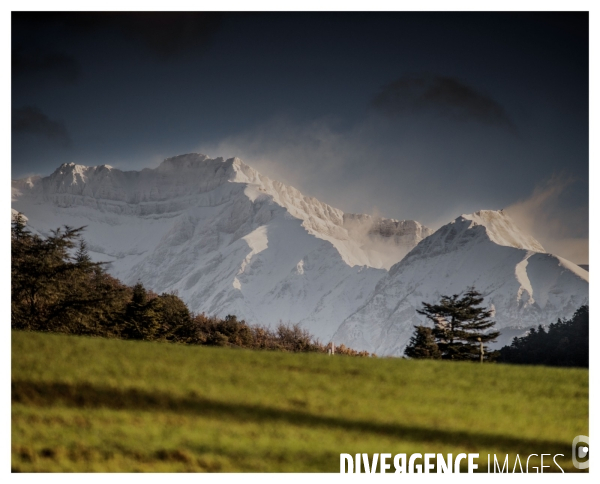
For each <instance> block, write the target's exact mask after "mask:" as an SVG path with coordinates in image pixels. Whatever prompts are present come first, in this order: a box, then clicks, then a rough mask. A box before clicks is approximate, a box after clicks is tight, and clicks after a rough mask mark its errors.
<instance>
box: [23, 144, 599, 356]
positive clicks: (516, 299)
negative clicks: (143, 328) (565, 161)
mask: <svg viewBox="0 0 600 484" xmlns="http://www.w3.org/2000/svg"><path fill="white" fill-rule="evenodd" d="M12 196H13V209H15V210H19V211H21V212H23V213H24V214H25V215H26V216H27V217H28V219H29V222H28V223H29V225H30V226H31V227H32V228H33V229H34V230H35V231H37V232H39V233H41V234H44V233H49V231H50V230H52V229H54V228H56V227H58V226H60V225H63V224H69V225H71V226H82V225H87V229H86V232H85V233H84V237H85V238H86V240H87V241H88V245H89V247H90V250H91V253H92V255H93V257H94V258H95V259H96V260H98V259H102V260H109V261H112V262H113V263H112V265H111V267H110V269H109V270H110V272H111V273H112V274H113V275H115V276H116V277H119V278H120V279H122V280H123V281H124V282H126V283H128V284H133V283H135V282H137V281H141V282H142V283H144V285H146V286H147V287H149V288H151V289H153V290H155V291H157V292H168V291H177V292H178V294H179V295H180V296H181V297H182V298H183V299H184V301H186V303H187V304H188V305H189V306H190V307H191V309H192V310H194V311H197V312H201V311H203V312H207V313H209V314H217V315H219V316H225V315H226V314H230V313H231V314H237V315H238V316H239V317H240V318H245V319H246V320H247V321H249V322H252V323H260V324H267V325H274V324H277V323H278V322H279V321H284V322H294V323H295V322H300V323H301V324H302V325H304V326H305V327H306V328H307V329H308V330H309V331H311V332H312V333H313V334H314V335H315V336H317V337H318V338H321V339H322V340H326V341H328V340H329V339H331V338H334V339H335V340H336V342H337V343H345V344H348V345H349V346H351V347H356V348H357V349H366V350H367V351H369V352H377V353H380V354H396V355H397V354H400V353H401V351H402V348H403V345H404V344H405V342H406V341H407V340H408V337H409V336H410V332H411V329H412V324H418V323H419V322H420V320H419V319H418V318H416V316H415V314H416V312H415V308H416V305H418V303H419V302H420V301H418V300H419V298H422V299H423V300H428V301H429V302H431V301H433V300H435V298H436V297H439V295H440V294H442V293H443V292H444V291H460V290H464V289H465V288H466V287H467V286H471V285H475V286H476V287H477V288H478V289H481V290H482V291H483V292H484V293H485V295H486V302H488V303H489V304H491V305H492V306H493V307H494V309H495V310H496V311H497V314H498V319H499V327H507V328H513V327H514V328H517V329H518V328H521V327H525V326H527V325H528V324H530V323H532V322H539V321H543V322H547V321H550V322H551V321H552V320H555V319H556V317H558V316H570V314H564V315H563V313H564V312H565V311H567V310H570V308H572V307H573V306H574V305H575V304H578V303H579V302H582V301H587V284H588V281H589V275H588V276H586V277H587V279H585V277H584V275H585V274H589V273H587V272H586V271H585V270H584V269H582V268H580V267H578V266H576V265H575V264H573V263H571V262H569V261H566V260H564V259H561V258H559V257H557V256H553V255H551V254H547V253H546V252H545V251H544V248H543V247H542V245H541V244H540V243H539V242H537V241H536V240H535V239H534V238H533V237H531V236H529V235H527V234H525V233H523V232H522V231H520V230H519V229H518V228H517V227H516V226H515V225H514V223H513V222H512V221H511V220H510V217H508V215H507V214H505V213H504V212H502V211H490V210H481V211H478V212H475V213H473V214H463V215H461V216H459V217H457V218H456V219H455V220H454V221H452V222H450V223H449V224H446V225H444V226H443V227H441V228H440V229H438V230H437V231H435V232H433V231H432V230H430V229H429V228H427V227H425V226H423V225H422V224H420V223H419V222H417V221H413V220H395V219H383V218H380V217H373V216H370V215H365V214H351V213H344V212H343V211H342V210H339V209H337V208H335V207H332V206H330V205H328V204H326V203H323V202H320V201H319V200H317V199H315V198H314V197H308V196H304V195H303V194H302V193H301V192H300V191H299V190H297V189H296V188H294V187H290V186H286V185H285V184H283V183H281V182H278V181H275V180H271V179H270V178H268V177H266V176H263V175H261V174H260V173H258V172H257V171H256V170H254V169H253V168H252V167H250V166H248V165H247V164H245V163H244V162H243V161H242V160H240V159H239V158H229V159H227V160H225V159H223V158H214V159H213V158H209V157H208V156H206V155H202V154H198V153H192V154H185V155H178V156H174V157H171V158H167V159H166V160H164V161H163V162H162V163H161V164H160V165H159V166H158V167H156V168H144V169H143V170H140V171H121V170H119V169H117V168H113V167H111V166H108V165H99V166H95V167H87V166H85V165H77V164H73V163H71V164H62V165H61V166H60V167H58V168H57V169H56V170H55V171H54V172H53V173H52V174H51V175H49V176H47V177H28V178H24V179H21V180H14V181H13V183H12ZM544 261H545V262H544ZM557 268H558V269H557ZM436 269H439V270H441V273H440V272H439V271H437V272H436ZM561 271H562V272H561ZM582 274H584V275H582ZM584 279H585V280H584ZM449 280H452V281H454V282H453V283H452V284H449V283H448V281H449ZM581 281H584V283H581ZM496 286H498V287H496ZM502 287H504V289H502ZM553 291H554V292H553ZM554 293H556V294H558V296H557V295H556V294H554ZM559 296H560V297H559ZM561 305H562V306H561ZM559 306H560V307H559ZM365 335H367V336H365Z"/></svg>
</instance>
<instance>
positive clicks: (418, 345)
mask: <svg viewBox="0 0 600 484" xmlns="http://www.w3.org/2000/svg"><path fill="white" fill-rule="evenodd" d="M404 354H405V355H406V356H408V357H409V358H415V359H430V360H439V359H440V358H441V357H442V353H441V352H440V349H439V347H438V345H437V343H436V342H435V338H434V336H433V332H432V330H431V328H428V327H427V326H415V332H414V334H413V336H412V337H411V338H410V341H409V342H408V345H407V346H406V348H405V349H404Z"/></svg>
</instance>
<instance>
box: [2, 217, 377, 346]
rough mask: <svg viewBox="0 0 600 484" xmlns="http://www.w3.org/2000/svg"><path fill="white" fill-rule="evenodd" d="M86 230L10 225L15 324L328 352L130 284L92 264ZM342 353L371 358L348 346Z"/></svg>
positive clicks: (290, 331) (308, 339) (288, 331)
mask: <svg viewBox="0 0 600 484" xmlns="http://www.w3.org/2000/svg"><path fill="white" fill-rule="evenodd" d="M82 231H83V227H82V228H78V229H73V228H71V227H67V226H65V227H64V228H63V229H57V230H55V231H53V232H52V234H51V235H50V236H49V237H46V238H43V237H40V236H38V235H34V234H32V233H31V232H30V231H29V230H27V228H26V226H25V220H24V218H23V216H22V215H21V214H18V215H17V216H16V217H14V219H13V223H12V234H11V235H12V237H11V239H12V244H11V246H12V254H11V261H12V266H11V281H12V284H11V311H12V312H11V326H12V328H13V329H20V330H29V331H52V332H61V333H70V334H80V335H90V336H102V337H113V338H122V339H136V340H146V341H170V342H177V343H184V344H198V345H211V346H229V347H234V348H252V349H267V350H277V351H290V352H321V353H326V352H327V348H326V346H324V345H323V344H321V343H319V342H318V341H316V340H315V339H314V338H313V337H312V335H311V334H310V333H309V332H308V331H307V330H305V329H302V328H301V327H300V325H299V324H295V325H284V324H279V325H278V326H277V328H275V329H274V330H272V329H269V328H266V327H262V326H252V325H249V324H247V323H246V322H245V321H244V320H241V321H238V319H237V317H236V316H232V315H229V316H226V317H225V318H224V319H221V318H217V317H209V316H206V315H205V314H198V315H194V314H192V313H191V312H190V311H189V309H188V307H187V306H186V305H185V303H184V302H183V301H182V300H181V299H180V298H179V297H178V296H177V295H176V294H173V293H172V294H167V293H164V294H160V295H158V294H155V293H154V292H152V291H149V290H147V289H146V288H145V287H144V286H143V285H142V284H141V283H137V284H136V285H135V286H134V287H128V286H126V285H124V284H122V283H121V282H120V281H118V280H117V279H115V278H113V277H111V276H110V275H108V274H107V273H106V270H105V268H104V264H103V263H97V262H92V261H91V259H90V257H89V255H88V251H87V247H86V244H85V241H84V240H83V239H82V238H81V233H82ZM336 353H340V354H345V355H352V356H369V353H367V352H357V351H355V350H352V349H350V348H346V347H345V346H343V345H342V346H340V347H339V348H337V351H336Z"/></svg>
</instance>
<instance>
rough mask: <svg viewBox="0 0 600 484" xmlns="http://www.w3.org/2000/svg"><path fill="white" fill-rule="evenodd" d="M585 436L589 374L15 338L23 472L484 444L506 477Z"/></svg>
mask: <svg viewBox="0 0 600 484" xmlns="http://www.w3.org/2000/svg"><path fill="white" fill-rule="evenodd" d="M580 434H584V435H589V434H588V371H587V370H582V369H562V368H547V367H533V366H511V365H499V364H484V365H480V364H473V363H452V362H444V361H424V360H421V361H410V360H403V359H394V358H355V357H346V356H327V355H323V354H306V353H283V352H269V351H251V350H240V349H230V348H216V347H201V346H184V345H178V344H168V343H155V342H154V343H150V342H136V341H121V340H112V339H101V338H87V337H78V336H66V335H57V334H45V333H32V332H17V331H13V332H12V470H13V471H14V472H18V471H21V472H37V471H39V472H55V471H59V472H70V471H74V472H94V471H104V472H112V471H120V472H129V471H142V472H146V471H148V472H163V471H164V472H175V471H183V472H339V468H340V464H339V462H340V453H349V454H352V455H354V454H356V453H368V454H373V453H391V454H392V455H394V454H397V453H406V454H412V453H417V452H418V453H426V452H428V453H443V454H447V453H453V455H456V454H458V453H461V452H465V453H469V452H471V453H474V452H475V453H479V454H480V458H479V460H477V461H476V462H477V463H478V464H479V469H478V470H479V471H483V472H485V471H487V456H488V454H490V455H491V454H495V455H496V456H497V458H498V460H499V461H504V456H505V455H508V456H509V467H510V469H511V470H512V468H513V462H514V460H515V457H516V455H517V454H519V456H520V460H521V461H522V465H523V468H525V461H526V459H527V456H528V455H530V454H538V455H539V454H542V453H544V454H552V455H556V454H564V457H561V456H559V457H557V458H556V462H557V463H558V464H559V465H560V466H561V467H562V468H563V469H564V470H565V471H567V472H568V471H573V470H574V469H573V466H572V464H571V442H572V440H573V438H574V437H575V436H576V435H580ZM463 464H464V465H465V466H466V461H463ZM544 464H545V465H550V466H551V467H550V468H547V469H545V472H557V471H558V472H560V470H559V469H558V468H557V466H556V465H554V463H553V462H552V457H550V458H548V457H545V460H544ZM529 466H530V471H533V472H535V469H532V467H533V466H539V458H538V457H532V458H531V459H530V462H529ZM392 470H393V469H392ZM518 470H519V468H518V466H517V471H518ZM578 472H580V471H578Z"/></svg>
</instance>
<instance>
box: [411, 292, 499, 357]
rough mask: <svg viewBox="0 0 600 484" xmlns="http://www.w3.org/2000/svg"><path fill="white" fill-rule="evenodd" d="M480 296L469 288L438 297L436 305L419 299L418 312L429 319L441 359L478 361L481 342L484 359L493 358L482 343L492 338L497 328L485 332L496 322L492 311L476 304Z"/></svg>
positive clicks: (494, 337) (480, 300)
mask: <svg viewBox="0 0 600 484" xmlns="http://www.w3.org/2000/svg"><path fill="white" fill-rule="evenodd" d="M482 302H483V296H482V295H481V294H480V293H479V292H478V291H476V290H475V288H473V287H471V288H469V289H468V290H467V291H465V292H464V293H461V294H454V295H452V296H442V297H441V299H440V302H439V303H438V304H428V303H426V302H423V308H422V309H417V312H418V313H419V314H422V315H424V316H426V317H427V318H428V319H429V320H430V321H432V322H433V325H434V327H433V330H432V334H433V336H434V337H435V340H436V343H437V346H438V348H439V350H440V352H441V355H442V359H444V360H469V361H479V359H480V346H481V344H482V343H483V344H484V346H483V350H484V360H490V359H493V358H494V357H495V355H496V353H495V352H492V353H490V352H489V351H488V349H487V346H485V343H488V342H491V341H495V340H496V338H497V337H498V336H499V335H500V332H499V331H488V330H489V329H490V328H492V327H493V326H494V325H495V324H496V322H495V321H492V320H490V317H491V315H492V312H491V311H490V310H488V309H485V308H483V307H481V306H480V304H481V303H482Z"/></svg>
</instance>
